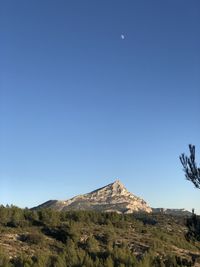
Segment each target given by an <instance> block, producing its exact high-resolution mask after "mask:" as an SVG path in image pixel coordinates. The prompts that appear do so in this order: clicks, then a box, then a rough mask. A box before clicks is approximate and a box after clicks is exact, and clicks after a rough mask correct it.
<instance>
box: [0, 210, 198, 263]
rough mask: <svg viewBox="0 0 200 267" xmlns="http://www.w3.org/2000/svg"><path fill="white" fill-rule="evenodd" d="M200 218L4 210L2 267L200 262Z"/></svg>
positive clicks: (0, 243)
mask: <svg viewBox="0 0 200 267" xmlns="http://www.w3.org/2000/svg"><path fill="white" fill-rule="evenodd" d="M199 228H200V218H199V217H198V216H196V215H193V216H192V217H190V218H189V217H188V218H183V217H175V216H170V215H164V214H126V215H121V214H117V213H101V212H89V211H87V212H86V211H76V212H72V211H71V212H58V211H54V210H50V209H41V210H29V209H24V210H22V209H19V208H17V207H14V206H11V207H3V206H1V207H0V266H2V267H4V266H5V267H11V266H12V267H21V266H25V267H30V266H31V267H43V266H47V267H54V266H55V267H65V266H66V267H79V266H80V267H104V266H105V267H137V266H138V267H146V266H148V267H164V266H166V267H173V266H194V264H195V263H197V262H198V261H199V259H200V242H199V241H200V230H199Z"/></svg>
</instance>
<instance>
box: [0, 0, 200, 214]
mask: <svg viewBox="0 0 200 267" xmlns="http://www.w3.org/2000/svg"><path fill="white" fill-rule="evenodd" d="M199 14H200V1H199V0H193V1H189V0H188V1H186V0H168V1H160V0H151V1H148V0H146V1H143V0H140V1H132V0H127V1H122V0H120V1H117V0H111V1H106V0H101V1H97V0H95V1H94V0H90V1H88V0H84V1H81V0H79V1H73V0H71V1H65V0H59V1H56V0H54V1H52V0H34V1H33V0H30V1H27V0H24V1H22V0H18V1H16V0H2V1H1V2H0V34H1V37H0V38H1V41H0V203H1V204H4V205H5V204H7V203H8V204H11V203H13V204H15V205H17V206H20V207H25V206H27V207H32V206H35V205H37V204H40V203H42V202H44V201H46V200H49V199H67V198H69V197H72V196H74V195H76V194H80V193H86V192H89V191H91V190H93V189H95V188H98V187H100V186H103V185H106V184H107V183H110V182H112V181H114V180H115V179H116V178H119V179H120V180H121V181H122V182H123V183H124V184H125V186H126V187H127V188H128V189H129V191H131V192H133V193H134V194H136V195H138V196H141V197H143V198H144V199H145V200H146V201H147V202H148V203H149V204H150V205H151V206H153V207H169V208H187V209H190V210H191V208H195V209H196V211H198V212H199V213H200V204H199V203H200V190H197V189H195V188H194V186H193V185H192V184H191V183H190V182H188V181H186V180H185V179H184V173H183V172H182V167H181V164H180V162H179V159H178V157H179V155H180V153H182V152H188V144H189V143H192V144H195V145H196V149H197V160H198V161H199V160H200V122H199V115H200V105H199V103H200V102H199V99H200V75H199V74H200V52H199V51H200V16H199ZM121 34H123V35H124V36H125V38H124V39H122V38H121Z"/></svg>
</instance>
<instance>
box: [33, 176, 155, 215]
mask: <svg viewBox="0 0 200 267" xmlns="http://www.w3.org/2000/svg"><path fill="white" fill-rule="evenodd" d="M36 208H53V209H56V210H63V211H67V210H97V211H105V212H112V211H115V212H118V213H132V212H148V213H150V212H152V209H151V208H150V207H149V206H148V205H147V203H146V202H145V201H144V200H143V199H141V198H139V197H137V196H135V195H133V194H132V193H130V192H128V190H127V189H126V188H125V187H124V185H123V184H122V183H121V182H120V181H119V180H116V181H115V182H114V183H111V184H109V185H107V186H104V187H102V188H99V189H97V190H95V191H92V192H90V193H88V194H84V195H78V196H75V197H73V198H71V199H69V200H66V201H58V200H50V201H47V202H45V203H43V204H41V205H39V206H38V207H36Z"/></svg>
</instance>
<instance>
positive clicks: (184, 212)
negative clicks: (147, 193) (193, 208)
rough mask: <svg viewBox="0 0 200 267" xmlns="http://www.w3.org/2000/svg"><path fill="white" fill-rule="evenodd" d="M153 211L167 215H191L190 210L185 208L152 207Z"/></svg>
mask: <svg viewBox="0 0 200 267" xmlns="http://www.w3.org/2000/svg"><path fill="white" fill-rule="evenodd" d="M152 212H153V213H163V214H168V215H177V216H191V215H192V212H190V211H188V210H186V209H164V208H152Z"/></svg>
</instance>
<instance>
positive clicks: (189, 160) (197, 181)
mask: <svg viewBox="0 0 200 267" xmlns="http://www.w3.org/2000/svg"><path fill="white" fill-rule="evenodd" d="M189 150H190V156H189V157H188V156H186V155H185V154H184V153H182V154H181V155H180V157H179V159H180V161H181V163H182V165H183V171H184V172H185V177H186V179H187V180H189V181H190V182H192V183H193V184H194V186H195V187H196V188H198V189H200V168H198V167H197V164H196V162H195V146H194V145H191V144H190V145H189Z"/></svg>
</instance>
